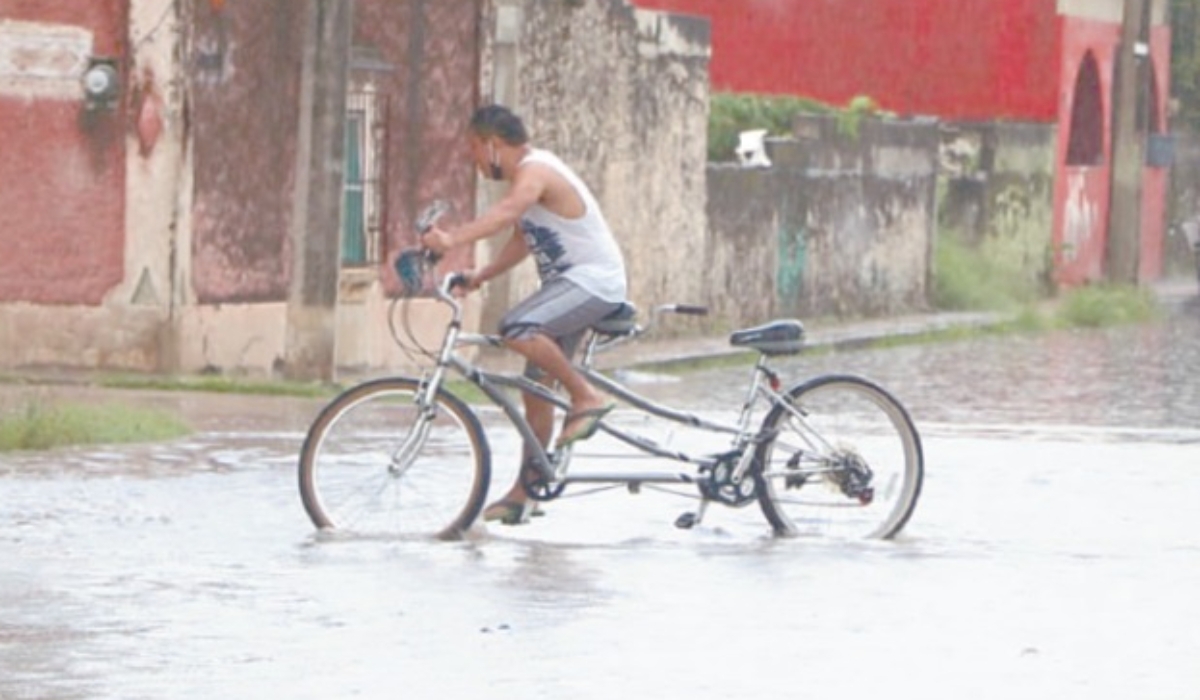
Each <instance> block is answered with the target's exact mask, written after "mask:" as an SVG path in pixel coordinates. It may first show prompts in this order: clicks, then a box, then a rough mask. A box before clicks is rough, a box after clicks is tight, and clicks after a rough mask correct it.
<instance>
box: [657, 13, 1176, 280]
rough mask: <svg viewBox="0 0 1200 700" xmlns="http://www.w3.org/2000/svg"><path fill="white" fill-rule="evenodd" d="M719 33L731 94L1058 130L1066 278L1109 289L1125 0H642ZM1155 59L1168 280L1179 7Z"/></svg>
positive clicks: (1154, 49) (1153, 192)
mask: <svg viewBox="0 0 1200 700" xmlns="http://www.w3.org/2000/svg"><path fill="white" fill-rule="evenodd" d="M636 2H637V3H638V4H639V5H641V6H643V7H647V8H658V9H664V10H671V11H674V12H687V13H694V14H696V15H698V16H703V17H706V18H708V19H710V21H711V22H712V37H713V38H712V45H713V57H712V68H711V72H712V80H713V89H714V90H718V91H729V92H745V93H766V94H790V95H802V96H806V97H810V98H814V99H817V100H820V101H824V102H827V103H830V104H835V105H845V104H847V103H848V102H849V101H850V100H851V99H853V98H854V97H856V96H860V95H863V96H869V97H870V98H872V99H873V100H874V101H875V102H876V103H878V104H879V105H880V106H881V107H882V108H883V109H885V110H888V111H891V112H895V113H897V114H898V115H900V116H919V115H926V116H932V117H936V118H938V119H941V120H944V121H947V122H958V123H963V122H990V121H1005V122H1030V123H1041V124H1055V125H1057V155H1056V163H1055V173H1054V176H1055V184H1054V192H1053V207H1054V215H1053V231H1052V232H1051V234H1050V236H1051V240H1052V245H1053V255H1054V261H1055V263H1054V266H1055V276H1056V279H1057V280H1058V281H1059V282H1060V283H1062V284H1065V285H1076V284H1082V283H1086V282H1089V281H1097V280H1100V279H1103V274H1104V267H1105V251H1106V249H1107V246H1108V218H1109V209H1110V204H1111V201H1112V194H1111V183H1112V176H1113V173H1112V163H1113V149H1112V145H1113V134H1114V129H1113V114H1114V110H1115V103H1116V95H1115V70H1116V57H1117V50H1118V46H1119V44H1120V41H1121V29H1122V20H1123V5H1124V3H1123V2H1122V0H971V2H970V10H969V11H964V3H963V2H962V0H862V1H860V2H852V3H844V2H829V1H828V0H745V1H743V2H728V1H727V0H636ZM1147 9H1148V16H1147V17H1146V18H1145V19H1146V25H1147V26H1146V28H1145V32H1144V35H1145V37H1146V40H1147V41H1146V42H1145V43H1146V51H1145V55H1144V57H1143V58H1142V59H1141V60H1142V61H1143V62H1144V64H1143V65H1144V70H1143V72H1142V75H1143V76H1144V78H1143V81H1142V82H1143V86H1144V96H1143V98H1142V99H1141V102H1140V105H1141V106H1140V112H1141V115H1142V116H1141V122H1142V123H1141V124H1140V125H1139V129H1140V130H1141V132H1142V133H1144V134H1145V135H1146V136H1147V148H1146V154H1147V162H1146V166H1145V169H1144V171H1143V174H1142V181H1141V192H1142V199H1141V207H1140V212H1141V219H1142V224H1141V242H1140V247H1139V251H1138V253H1139V254H1138V263H1139V276H1140V279H1141V280H1143V281H1152V280H1154V279H1157V278H1158V277H1159V275H1160V274H1161V272H1162V262H1163V261H1162V249H1163V248H1162V245H1163V238H1164V234H1165V230H1166V224H1165V206H1166V204H1165V203H1166V200H1167V187H1168V181H1167V174H1168V167H1169V165H1170V158H1171V148H1170V145H1171V143H1170V140H1169V138H1167V133H1168V131H1169V128H1168V124H1167V115H1168V109H1167V106H1168V104H1169V102H1170V85H1169V77H1170V30H1169V27H1168V25H1167V16H1168V3H1167V1H1166V0H1150V1H1149V2H1148V4H1147Z"/></svg>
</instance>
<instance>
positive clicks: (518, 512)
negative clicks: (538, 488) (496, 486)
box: [483, 500, 545, 525]
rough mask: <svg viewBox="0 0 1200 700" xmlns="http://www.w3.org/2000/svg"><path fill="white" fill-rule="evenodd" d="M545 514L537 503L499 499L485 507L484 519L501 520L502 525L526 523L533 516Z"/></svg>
mask: <svg viewBox="0 0 1200 700" xmlns="http://www.w3.org/2000/svg"><path fill="white" fill-rule="evenodd" d="M541 515H545V513H544V512H542V509H541V508H538V507H537V504H536V503H533V502H530V501H526V502H524V503H519V502H517V501H505V500H499V501H496V502H495V503H493V504H492V505H490V506H488V507H487V508H484V509H483V521H484V522H492V521H493V520H498V521H500V524H501V525H524V524H526V523H528V522H529V519H530V518H531V517H538V516H541Z"/></svg>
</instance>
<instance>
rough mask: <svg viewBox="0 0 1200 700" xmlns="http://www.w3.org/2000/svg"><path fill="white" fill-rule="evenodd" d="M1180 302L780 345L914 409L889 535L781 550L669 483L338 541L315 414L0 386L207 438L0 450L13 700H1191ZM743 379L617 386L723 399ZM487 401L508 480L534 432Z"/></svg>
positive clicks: (1197, 612) (201, 399)
mask: <svg viewBox="0 0 1200 700" xmlns="http://www.w3.org/2000/svg"><path fill="white" fill-rule="evenodd" d="M1170 308H1171V314H1170V316H1169V317H1168V318H1167V319H1166V320H1164V321H1162V322H1159V323H1154V324H1149V325H1145V326H1136V327H1123V328H1113V329H1103V330H1093V331H1069V332H1067V331H1064V332H1055V333H1042V334H1035V335H1028V336H1025V335H1018V336H1004V337H980V338H975V339H971V340H964V341H957V342H947V343H937V344H928V345H914V346H908V347H897V348H891V349H886V350H858V351H845V352H836V353H831V354H818V355H810V356H803V357H801V358H797V359H795V360H789V361H788V362H786V363H785V364H784V365H783V368H784V371H783V374H784V375H785V376H786V377H787V378H789V379H796V380H798V379H800V378H802V377H805V376H811V375H815V374H819V373H823V372H853V373H860V374H864V375H867V376H869V377H872V378H873V379H876V380H877V381H879V382H880V383H881V384H883V385H884V386H886V387H888V388H889V389H890V390H891V391H892V392H893V393H894V394H895V395H896V396H897V397H898V398H900V400H901V401H902V402H904V404H905V405H906V406H907V407H908V408H909V410H910V412H911V413H912V414H913V416H914V418H915V420H916V422H917V425H918V427H919V428H920V430H921V432H922V436H923V438H924V441H925V451H926V469H927V477H926V484H925V490H924V493H923V495H922V498H921V500H920V502H919V503H918V505H917V510H916V514H915V516H914V518H913V521H912V522H911V523H910V525H909V526H908V528H907V529H906V530H905V532H904V534H903V535H902V536H901V537H900V538H899V539H897V540H896V541H893V542H857V541H855V542H847V541H831V540H826V539H792V540H781V539H776V538H774V537H772V536H771V535H770V534H769V531H768V528H767V526H766V523H765V520H764V519H763V518H762V515H761V513H760V512H759V511H758V508H757V506H756V505H751V506H749V507H747V508H744V509H740V510H728V509H721V508H714V509H713V510H711V511H710V515H709V517H708V519H707V520H706V521H705V523H704V524H703V525H702V526H700V527H699V528H697V529H695V530H691V531H683V530H676V529H675V528H673V527H672V525H671V523H672V522H673V520H674V518H675V516H677V515H678V514H679V513H680V512H681V511H682V510H685V509H687V508H689V507H690V505H691V504H690V501H688V500H686V499H683V498H680V497H679V496H678V495H675V494H669V493H660V492H654V491H646V492H643V493H642V494H640V495H637V496H633V495H630V494H628V493H625V492H623V491H609V492H605V493H601V494H596V495H592V496H589V497H585V498H568V499H563V500H562V501H559V502H556V503H553V504H550V506H549V507H548V508H547V515H546V517H544V518H537V519H535V520H534V521H533V522H532V523H531V524H530V525H527V526H524V527H519V528H505V527H493V526H488V527H487V528H481V529H479V530H478V531H477V532H475V533H473V535H472V537H471V538H470V539H468V540H467V541H465V542H461V543H450V544H445V543H431V542H424V541H421V542H411V541H395V540H379V539H369V538H359V537H355V536H353V535H343V536H322V535H318V534H316V533H314V532H313V529H312V527H311V525H310V524H309V523H308V521H307V519H306V517H305V515H304V512H303V509H302V508H301V506H300V502H299V497H298V494H297V490H296V484H295V482H296V475H295V460H296V454H297V452H298V449H299V444H300V441H301V440H302V437H303V431H304V429H305V427H306V425H307V422H308V421H309V420H311V418H312V417H313V415H314V414H315V412H316V411H317V410H318V408H319V405H320V402H319V401H313V400H298V399H281V398H266V397H248V396H237V397H231V396H216V395H203V394H182V393H153V392H129V391H99V390H94V389H87V388H85V387H32V388H19V387H11V386H9V387H0V404H2V403H3V402H4V401H9V402H12V401H19V400H21V399H22V398H23V397H24V396H27V395H28V393H29V392H35V393H38V392H40V393H43V394H56V393H66V394H69V395H71V396H72V398H74V399H77V400H79V399H82V400H88V401H96V402H101V401H120V402H136V403H139V404H151V405H157V406H160V407H163V408H166V409H170V410H172V411H176V412H178V413H179V414H180V415H183V416H185V417H186V418H187V420H188V421H189V422H190V423H191V424H192V425H193V426H194V427H195V429H196V432H195V433H194V434H193V435H192V436H191V437H189V438H186V439H183V440H179V441H174V442H171V443H166V444H161V445H143V446H130V447H105V448H86V449H82V448H81V449H71V450H61V451H55V452H51V453H38V454H32V453H22V454H15V455H14V454H8V455H2V456H0V698H3V699H4V700H24V699H26V698H38V699H43V698H44V699H59V698H62V699H66V698H89V699H90V698H105V699H107V698H113V699H118V698H119V699H122V700H124V699H134V698H137V699H140V698H146V699H151V698H154V699H157V698H213V697H220V698H263V697H286V698H355V697H357V698H393V697H404V698H452V697H453V698H457V697H478V696H480V695H483V694H486V695H487V696H489V697H496V696H505V695H512V696H514V697H516V696H520V697H536V698H542V697H545V698H550V697H573V698H611V697H613V696H615V695H618V694H620V695H624V696H627V697H650V696H655V695H658V696H666V697H685V696H686V697H690V698H702V699H707V698H728V697H746V698H758V697H781V696H783V697H794V696H801V695H803V696H807V697H869V696H883V695H886V696H889V697H895V698H917V697H919V698H961V697H963V696H966V695H970V696H971V697H974V698H1068V697H1086V698H1114V699H1115V698H1121V699H1126V698H1134V697H1136V698H1195V697H1197V695H1198V693H1197V690H1196V688H1197V687H1200V665H1198V664H1196V662H1195V660H1196V658H1197V657H1198V656H1200V636H1197V635H1196V633H1195V630H1194V628H1195V625H1196V623H1197V622H1200V596H1197V595H1196V593H1195V591H1197V590H1200V514H1198V513H1197V511H1196V508H1195V503H1196V502H1197V501H1200V471H1198V470H1200V302H1197V301H1196V300H1195V299H1192V298H1187V299H1183V300H1180V301H1177V302H1176V303H1173V304H1172V305H1171V307H1170ZM745 371H746V370H745V368H728V367H726V368H715V369H708V370H702V371H694V372H689V373H687V374H684V375H682V376H674V375H668V374H663V373H658V372H655V371H653V370H651V369H646V368H640V369H637V370H624V371H623V376H624V377H625V379H626V380H628V381H629V382H631V383H633V385H634V386H636V387H638V388H639V389H640V390H643V391H644V392H646V393H647V394H648V395H650V396H652V397H655V398H658V399H660V400H663V401H667V402H671V403H678V404H680V405H685V406H689V407H692V408H693V409H694V410H696V411H699V412H712V413H714V414H723V413H726V412H727V411H728V410H729V407H731V406H736V404H737V402H738V401H740V400H741V398H742V395H741V386H740V382H741V381H743V375H744V373H745ZM487 418H488V421H487V422H488V425H489V435H490V437H491V440H492V441H493V446H494V448H495V451H496V453H497V463H496V468H497V472H498V473H497V475H496V482H495V483H494V485H493V492H494V493H495V492H496V491H498V490H499V489H500V488H501V487H502V486H503V485H504V483H505V482H506V480H507V479H509V478H511V475H512V473H513V472H512V469H511V466H512V464H511V462H509V461H507V460H505V459H504V457H505V455H511V454H512V453H513V450H514V448H515V443H514V441H513V438H512V436H511V435H510V434H509V432H508V431H506V430H504V429H503V428H502V426H500V425H499V424H498V423H497V422H496V421H495V416H494V414H492V413H490V412H489V413H487ZM625 419H626V420H631V421H632V420H635V418H634V417H633V416H625ZM664 439H667V440H676V441H679V442H680V443H681V444H696V441H702V440H706V439H709V438H708V437H706V436H703V435H690V434H687V433H680V434H667V435H665V436H664Z"/></svg>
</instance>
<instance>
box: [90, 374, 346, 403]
mask: <svg viewBox="0 0 1200 700" xmlns="http://www.w3.org/2000/svg"><path fill="white" fill-rule="evenodd" d="M95 383H96V385H97V386H101V387H104V388H106V389H152V390H163V391H204V392H211V393H216V394H256V395H262V396H296V397H299V398H321V397H325V396H332V395H333V394H334V393H336V392H337V391H339V390H340V389H339V387H338V386H336V385H331V384H313V383H304V382H287V381H279V380H265V379H264V380H252V379H239V378H236V377H226V376H221V375H203V376H147V375H125V374H117V375H107V376H104V377H101V378H99V379H97V380H96V382H95Z"/></svg>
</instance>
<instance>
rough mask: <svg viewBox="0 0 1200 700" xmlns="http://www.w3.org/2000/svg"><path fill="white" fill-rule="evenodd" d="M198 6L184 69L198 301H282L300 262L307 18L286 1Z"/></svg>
mask: <svg viewBox="0 0 1200 700" xmlns="http://www.w3.org/2000/svg"><path fill="white" fill-rule="evenodd" d="M193 7H194V13H193V17H192V27H191V42H190V47H189V48H190V59H191V60H189V61H188V62H187V63H186V64H185V67H186V72H187V81H188V91H189V98H190V117H191V128H192V134H191V138H192V149H193V153H194V155H193V162H194V172H195V184H194V188H195V201H194V204H193V219H192V280H191V283H192V287H193V291H194V294H195V299H196V301H197V302H199V303H202V304H212V303H231V302H232V303H238V302H251V301H280V300H283V299H284V298H285V297H286V296H287V290H288V281H289V277H288V275H289V270H290V267H291V257H292V256H291V247H290V243H289V240H288V228H289V222H290V220H291V215H292V206H293V202H292V192H293V186H294V182H295V168H296V142H297V138H298V134H299V117H300V115H299V110H298V105H299V102H300V100H299V94H300V65H301V51H302V48H303V45H304V38H305V33H304V27H305V24H304V22H305V18H304V17H305V12H303V11H291V10H290V8H289V10H287V11H281V8H280V6H279V3H278V2H272V3H237V2H233V3H226V4H224V5H222V6H220V9H214V8H215V6H214V5H211V4H210V3H205V2H197V3H193ZM298 8H299V9H301V10H302V8H303V5H299V6H298Z"/></svg>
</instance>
